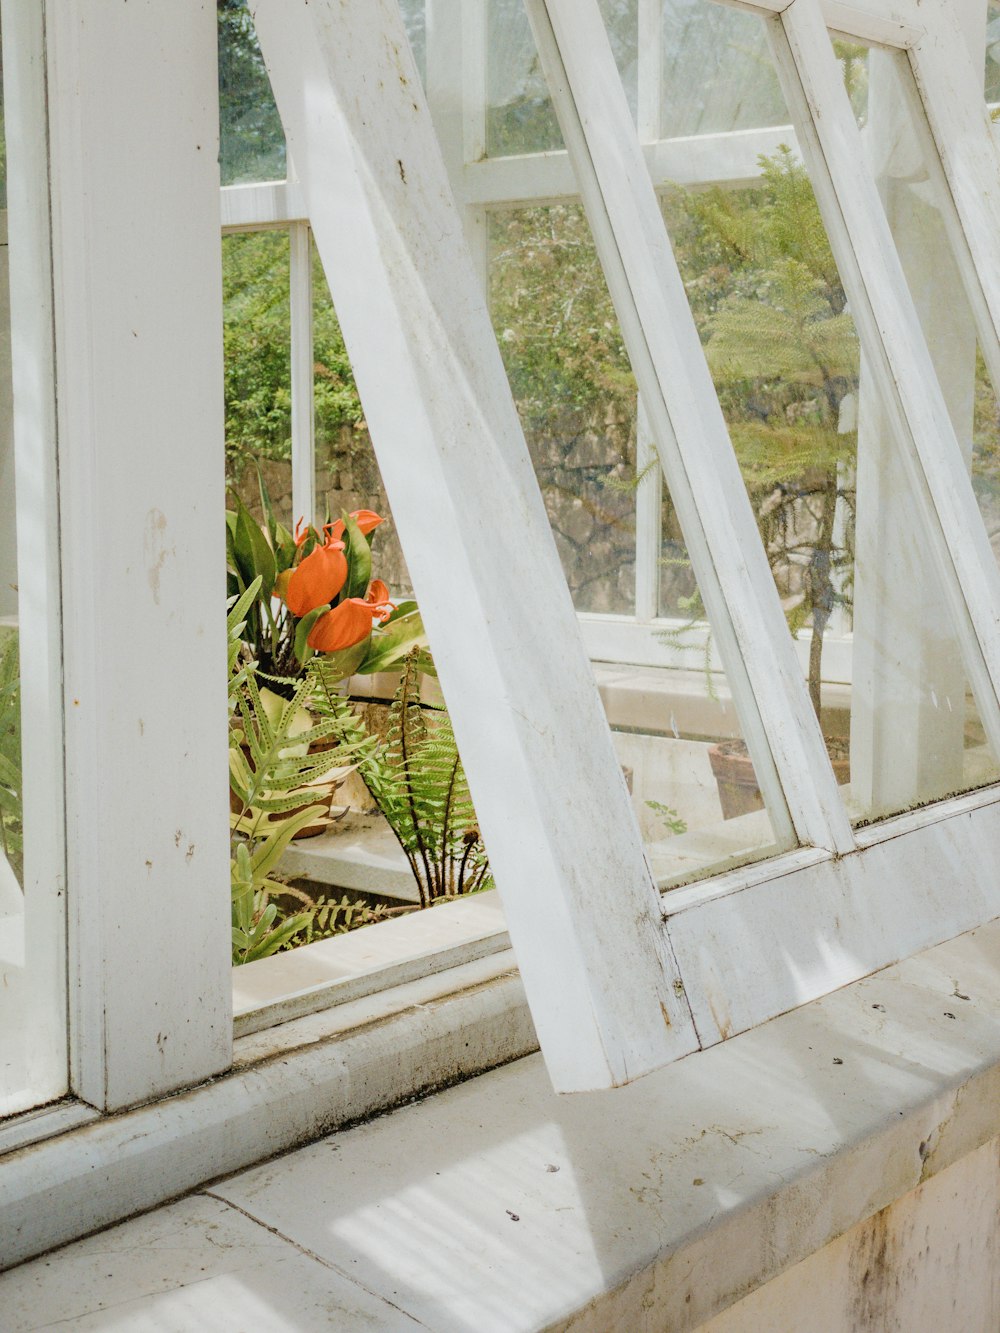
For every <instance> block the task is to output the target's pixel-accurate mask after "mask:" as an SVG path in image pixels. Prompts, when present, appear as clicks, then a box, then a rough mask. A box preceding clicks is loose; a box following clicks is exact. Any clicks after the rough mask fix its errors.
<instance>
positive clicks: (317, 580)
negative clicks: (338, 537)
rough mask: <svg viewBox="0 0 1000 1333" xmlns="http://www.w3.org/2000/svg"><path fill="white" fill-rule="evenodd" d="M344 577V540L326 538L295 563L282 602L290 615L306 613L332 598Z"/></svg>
mask: <svg viewBox="0 0 1000 1333" xmlns="http://www.w3.org/2000/svg"><path fill="white" fill-rule="evenodd" d="M346 581H347V558H346V556H345V555H344V543H343V542H339V541H332V540H331V541H327V543H326V545H325V546H317V547H314V549H313V550H312V551H310V552H309V554H308V555H307V556H306V558H305V559H304V560H303V561H302V562H301V563H300V564H298V565H296V567H295V569H294V570H293V571H292V577H291V578H290V579H289V580H288V590H287V592H286V593H285V604H286V606H287V607H288V609H289V611H291V613H292V615H293V616H300V617H301V616H306V615H308V614H309V612H310V611H314V610H315V609H316V607H317V606H322V605H323V604H324V602H332V601H333V599H334V598H335V597H336V595H337V593H338V592H340V590H341V588H342V587H343V586H344V583H345V582H346Z"/></svg>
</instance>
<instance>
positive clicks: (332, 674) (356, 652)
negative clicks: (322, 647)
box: [319, 635, 371, 685]
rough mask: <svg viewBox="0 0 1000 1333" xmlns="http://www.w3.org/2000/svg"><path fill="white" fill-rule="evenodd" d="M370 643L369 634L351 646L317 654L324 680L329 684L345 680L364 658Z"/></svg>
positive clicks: (353, 672)
mask: <svg viewBox="0 0 1000 1333" xmlns="http://www.w3.org/2000/svg"><path fill="white" fill-rule="evenodd" d="M370 643H371V636H370V635H369V637H368V638H367V639H362V640H361V642H360V643H356V644H354V646H353V647H351V648H342V649H341V650H340V652H339V653H321V654H319V660H320V661H321V663H322V670H323V678H324V680H326V682H327V683H328V684H329V685H334V684H336V683H338V682H339V681H342V680H346V679H347V677H348V676H353V675H354V674H355V673H356V672H357V671H358V670H359V669H360V667H361V663H362V662H363V661H364V660H365V655H366V654H367V652H368V649H369V645H370Z"/></svg>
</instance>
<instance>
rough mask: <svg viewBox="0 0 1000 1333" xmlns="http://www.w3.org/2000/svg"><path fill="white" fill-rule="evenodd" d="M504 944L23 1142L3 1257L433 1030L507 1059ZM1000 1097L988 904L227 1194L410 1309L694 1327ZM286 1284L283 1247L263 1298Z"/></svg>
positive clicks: (362, 1102)
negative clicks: (730, 1027) (640, 1042)
mask: <svg viewBox="0 0 1000 1333" xmlns="http://www.w3.org/2000/svg"><path fill="white" fill-rule="evenodd" d="M507 958H508V956H507V955H498V956H497V957H496V958H494V959H488V960H483V961H481V962H479V963H476V964H471V965H469V967H468V968H467V969H465V971H464V977H463V981H464V987H463V989H462V990H461V992H457V993H455V994H452V995H447V994H445V993H443V992H441V991H439V993H438V996H437V998H436V999H433V998H429V997H430V996H432V994H433V992H432V991H430V990H428V987H430V986H431V984H432V982H434V979H426V980H425V981H423V982H421V983H419V984H414V985H411V986H409V987H402V988H400V994H398V995H395V996H394V995H393V994H392V993H388V992H387V993H383V994H382V995H380V996H377V997H368V998H367V999H365V1000H363V1001H359V1002H357V1003H356V1004H355V1005H354V1006H346V1007H345V1009H346V1010H351V1009H353V1013H347V1012H344V1011H341V1010H338V1011H335V1013H334V1014H333V1015H331V1014H323V1015H318V1014H317V1015H312V1016H310V1017H308V1018H304V1019H301V1020H298V1021H297V1022H296V1023H289V1024H286V1025H284V1027H282V1028H278V1029H272V1030H270V1031H269V1032H266V1033H259V1034H255V1035H253V1036H251V1037H247V1038H244V1039H243V1040H242V1041H241V1042H240V1043H239V1049H240V1063H239V1064H238V1066H237V1068H236V1069H234V1071H233V1074H232V1075H230V1076H228V1077H227V1078H225V1079H220V1080H218V1081H217V1082H216V1083H215V1084H213V1085H211V1086H210V1087H207V1088H202V1089H196V1090H194V1091H192V1092H190V1093H186V1094H184V1095H182V1096H180V1097H176V1098H172V1099H168V1100H167V1101H165V1102H162V1103H159V1104H158V1105H156V1106H151V1107H146V1108H142V1109H141V1110H139V1111H136V1112H133V1113H130V1114H129V1115H127V1116H121V1117H116V1118H114V1119H113V1120H111V1121H105V1122H102V1123H100V1124H97V1125H92V1126H89V1127H87V1128H85V1129H83V1130H79V1131H76V1132H74V1133H73V1134H69V1135H65V1136H64V1137H63V1139H62V1140H59V1141H53V1142H51V1143H49V1144H43V1145H39V1146H38V1149H37V1150H35V1151H34V1152H33V1151H31V1150H28V1151H25V1152H22V1153H18V1154H13V1155H12V1157H11V1159H10V1160H9V1161H8V1162H6V1163H4V1165H3V1170H4V1175H3V1176H2V1177H0V1179H2V1180H3V1183H4V1186H5V1187H6V1189H5V1192H4V1196H3V1197H4V1199H5V1200H7V1203H6V1205H5V1207H4V1208H3V1209H2V1210H0V1238H2V1244H3V1246H4V1250H5V1254H6V1257H7V1260H8V1262H10V1261H11V1259H12V1258H14V1257H25V1256H26V1255H27V1254H30V1253H38V1252H39V1251H40V1250H41V1249H42V1248H44V1243H43V1241H44V1236H45V1235H48V1236H49V1237H50V1239H49V1244H53V1243H54V1241H53V1240H52V1239H51V1237H52V1236H54V1235H57V1234H58V1233H59V1231H60V1230H61V1231H62V1237H63V1238H64V1239H65V1238H66V1237H67V1236H69V1235H73V1234H77V1235H79V1234H81V1233H82V1232H83V1231H85V1230H92V1229H95V1228H96V1227H98V1226H100V1225H102V1221H103V1222H105V1223H106V1222H107V1221H110V1220H112V1217H114V1216H118V1217H122V1216H124V1215H126V1213H136V1212H139V1211H142V1210H144V1209H148V1208H150V1207H152V1206H153V1205H154V1204H156V1203H159V1202H161V1201H162V1200H163V1199H165V1198H169V1197H172V1196H174V1195H177V1194H180V1193H181V1192H182V1191H183V1190H184V1189H187V1188H192V1187H195V1186H197V1185H198V1184H199V1183H203V1182H206V1181H208V1180H210V1179H213V1178H214V1179H215V1180H217V1181H218V1180H219V1177H220V1176H224V1175H227V1174H228V1173H229V1172H231V1171H233V1170H236V1169H238V1166H239V1165H242V1163H240V1162H239V1158H240V1155H241V1154H242V1155H243V1156H244V1157H245V1155H246V1153H247V1152H248V1151H250V1150H253V1151H256V1153H257V1156H258V1157H265V1156H270V1155H274V1154H276V1153H278V1152H280V1151H282V1150H283V1149H286V1148H288V1147H290V1146H293V1145H294V1144H295V1143H299V1144H301V1143H304V1142H306V1141H307V1140H308V1139H310V1138H313V1139H320V1138H321V1137H322V1136H323V1135H325V1134H329V1133H330V1131H331V1130H332V1129H334V1128H335V1127H336V1126H337V1125H338V1124H341V1125H342V1124H344V1123H345V1122H346V1121H347V1120H348V1119H350V1118H352V1117H351V1112H352V1111H354V1112H355V1113H360V1114H361V1115H364V1114H365V1109H364V1108H365V1107H366V1106H367V1107H368V1112H369V1113H370V1111H371V1109H373V1107H376V1106H378V1104H379V1103H380V1100H381V1099H383V1098H384V1096H385V1090H386V1088H387V1087H388V1085H389V1084H390V1083H391V1082H393V1081H394V1082H395V1084H396V1086H397V1088H398V1087H399V1086H400V1078H399V1073H400V1070H401V1069H402V1070H405V1071H407V1073H408V1075H409V1077H410V1078H411V1079H413V1075H414V1073H415V1071H417V1070H418V1069H419V1070H421V1071H422V1072H423V1074H424V1077H425V1079H426V1073H427V1069H428V1067H429V1066H428V1064H427V1063H426V1062H428V1061H430V1062H431V1063H433V1064H434V1068H435V1071H436V1072H437V1074H438V1075H440V1074H441V1072H442V1070H443V1069H444V1064H443V1063H442V1061H441V1059H440V1056H441V1052H442V1051H443V1050H446V1051H447V1054H448V1058H449V1060H450V1061H452V1062H453V1064H452V1077H453V1078H456V1077H461V1073H462V1069H461V1052H462V1051H463V1049H467V1048H468V1046H469V1044H470V1043H472V1042H479V1043H481V1044H482V1043H484V1042H485V1041H486V1039H487V1037H488V1036H489V1029H490V1028H491V1027H492V1035H493V1037H494V1038H496V1037H497V1036H498V1035H499V1034H500V1033H501V1032H502V1033H504V1034H505V1036H506V1045H505V1051H506V1054H507V1057H508V1058H510V1056H511V1055H512V1054H513V1053H514V1052H515V1048H516V1046H517V1044H518V1041H519V1040H520V1042H521V1044H524V1043H525V1042H527V1043H528V1044H530V1036H529V1035H528V1034H527V1033H526V1032H525V1030H524V1029H523V1028H522V1029H521V1030H520V1034H518V1030H517V1024H518V1021H519V1020H518V1015H519V1014H522V1013H523V1012H524V1009H523V996H521V997H520V998H519V997H518V993H517V992H518V989H519V988H518V987H517V983H516V979H515V978H513V977H511V976H510V975H509V974H505V973H504V972H502V970H501V965H502V963H503V961H504V960H505V959H507ZM476 976H478V980H474V977H476ZM441 981H442V979H441V978H438V979H437V981H436V984H437V985H438V987H440V986H441ZM421 987H422V988H423V989H422V990H421V989H420V988H421ZM402 992H406V1000H405V1002H402V1003H401V995H402ZM362 1016H364V1020H365V1021H364V1023H363V1024H362V1025H360V1026H359V1023H360V1022H361V1019H362ZM293 1042H295V1043H297V1045H293ZM421 1062H423V1063H421ZM439 1081H446V1080H445V1079H440V1078H439ZM416 1082H417V1084H418V1087H419V1078H418V1079H417V1080H416ZM427 1086H428V1084H427V1083H426V1082H424V1084H423V1087H424V1088H425V1089H426V1087H427ZM383 1104H384V1101H383ZM998 1106H1000V922H994V923H992V924H990V925H988V926H985V927H982V928H981V929H979V930H976V931H973V932H970V933H969V934H967V935H964V936H961V937H959V938H958V939H956V940H953V941H951V942H949V943H947V944H943V945H939V946H937V947H936V948H934V949H930V950H928V951H926V952H925V953H923V954H919V955H916V956H915V957H913V958H911V959H908V960H906V961H905V962H903V963H900V964H897V965H896V966H894V967H891V968H887V969H885V970H884V971H882V972H880V973H876V974H874V975H873V976H870V977H868V978H866V979H865V980H863V981H859V982H856V983H854V984H853V985H850V986H847V987H845V988H844V989H843V990H841V991H839V992H837V993H836V994H833V995H828V996H826V997H825V998H823V999H822V1000H818V1001H816V1002H814V1003H813V1004H810V1005H807V1006H805V1007H803V1008H801V1009H799V1010H796V1011H795V1012H792V1013H789V1014H785V1015H783V1016H782V1017H780V1018H777V1019H775V1020H773V1021H772V1022H770V1023H768V1024H766V1025H764V1026H763V1027H760V1028H757V1029H755V1030H754V1031H751V1032H747V1033H745V1034H743V1035H742V1036H738V1037H734V1038H733V1039H731V1040H730V1041H728V1042H726V1043H724V1044H722V1045H720V1046H716V1047H713V1048H712V1049H711V1050H708V1051H704V1052H701V1053H699V1054H696V1055H694V1056H691V1057H689V1058H687V1059H685V1060H682V1061H680V1062H679V1063H677V1064H675V1065H673V1066H671V1067H670V1068H669V1069H665V1070H663V1071H661V1072H660V1073H657V1074H653V1075H650V1076H648V1077H647V1078H645V1079H642V1080H641V1081H639V1082H638V1083H635V1084H633V1085H631V1086H630V1087H628V1088H624V1089H619V1090H618V1091H616V1092H613V1093H595V1094H587V1095H577V1096H573V1097H556V1096H554V1094H553V1093H552V1091H551V1089H550V1087H549V1085H548V1083H547V1080H546V1077H545V1073H544V1068H543V1067H542V1065H541V1062H540V1060H538V1059H537V1058H536V1059H530V1060H519V1061H516V1062H515V1063H512V1064H509V1065H508V1066H507V1067H506V1068H504V1069H499V1070H496V1071H494V1072H492V1073H489V1074H486V1075H484V1076H483V1077H481V1078H477V1079H474V1080H471V1081H469V1082H467V1083H465V1084H464V1085H463V1086H461V1087H455V1088H451V1089H449V1090H447V1091H445V1092H443V1093H441V1095H439V1096H435V1097H430V1098H427V1099H425V1100H423V1101H422V1102H421V1103H420V1104H419V1105H416V1106H408V1107H403V1108H401V1109H400V1110H399V1111H397V1112H396V1113H395V1114H393V1115H391V1116H387V1117H383V1118H380V1119H378V1120H376V1121H374V1122H372V1123H369V1124H359V1125H357V1126H356V1127H354V1128H353V1129H349V1130H348V1131H346V1132H342V1133H339V1134H337V1135H336V1136H335V1137H334V1138H333V1139H328V1140H325V1141H323V1142H319V1143H317V1144H316V1145H315V1147H310V1148H306V1149H305V1150H303V1151H302V1152H299V1153H297V1154H295V1155H294V1156H292V1157H290V1158H284V1159H281V1160H274V1161H270V1162H267V1163H265V1164H263V1165H261V1166H259V1167H257V1168H255V1169H254V1170H253V1171H251V1172H248V1173H243V1174H241V1175H239V1176H236V1177H235V1178H232V1179H228V1180H222V1181H219V1183H217V1184H215V1185H213V1187H212V1191H211V1193H212V1195H213V1196H214V1198H215V1199H216V1200H218V1201H222V1202H224V1203H225V1204H227V1205H229V1206H231V1207H232V1208H233V1209H234V1210H238V1212H239V1214H240V1215H241V1216H242V1217H244V1218H247V1219H249V1220H250V1221H252V1222H253V1223H255V1224H257V1225H258V1226H260V1227H262V1228H266V1229H267V1232H268V1233H269V1234H270V1235H272V1236H279V1237H284V1238H286V1242H287V1244H288V1247H289V1250H288V1252H289V1253H292V1251H293V1249H294V1253H295V1254H297V1255H302V1254H306V1255H308V1256H311V1259H312V1260H313V1261H314V1262H315V1264H316V1270H315V1273H316V1278H317V1280H323V1281H326V1282H327V1283H330V1282H332V1280H333V1279H332V1277H331V1273H332V1271H334V1270H335V1271H336V1272H337V1273H338V1274H340V1275H344V1276H346V1278H347V1280H348V1281H349V1282H350V1283H352V1284H356V1285H357V1287H358V1288H359V1289H363V1290H364V1292H366V1293H368V1295H369V1296H373V1297H374V1298H375V1299H376V1300H378V1301H381V1302H383V1303H384V1311H385V1313H386V1315H387V1317H388V1315H389V1314H390V1313H391V1314H392V1317H393V1318H396V1319H397V1322H402V1321H403V1320H407V1321H414V1320H415V1321H416V1322H417V1324H419V1325H421V1326H423V1327H428V1328H435V1329H440V1330H442V1333H444V1331H445V1330H448V1331H449V1333H451V1330H455V1331H456V1333H458V1331H464V1333H470V1331H471V1330H475V1331H476V1333H511V1331H512V1330H522V1329H523V1330H535V1329H543V1328H545V1329H573V1330H574V1331H575V1333H606V1330H609V1329H628V1330H633V1329H634V1330H636V1333H640V1331H641V1330H649V1331H650V1333H652V1330H654V1329H656V1330H659V1329H667V1328H669V1329H670V1330H672V1333H688V1331H689V1330H694V1329H697V1328H699V1327H701V1326H702V1325H703V1324H705V1323H706V1321H708V1320H712V1319H714V1318H716V1317H717V1316H719V1315H720V1314H722V1313H723V1312H725V1311H726V1310H728V1309H730V1308H731V1307H733V1306H734V1305H735V1304H736V1303H737V1302H739V1301H740V1300H742V1299H743V1298H744V1297H746V1296H747V1295H748V1293H753V1292H757V1291H759V1290H760V1289H761V1288H762V1287H764V1285H765V1284H766V1283H768V1282H770V1281H772V1280H773V1279H774V1278H776V1277H778V1276H779V1275H781V1274H782V1273H783V1272H785V1270H788V1269H790V1268H791V1267H792V1266H793V1265H795V1264H797V1263H798V1262H800V1261H802V1260H805V1259H807V1258H809V1257H810V1256H812V1255H814V1254H817V1253H818V1252H819V1251H820V1250H822V1249H823V1247H825V1246H827V1245H829V1244H830V1242H832V1241H834V1240H836V1239H837V1238H839V1237H842V1236H844V1235H845V1234H846V1233H848V1232H849V1231H850V1230H851V1229H852V1228H854V1227H855V1226H857V1225H858V1224H859V1223H862V1222H864V1221H865V1220H866V1219H868V1218H871V1217H873V1216H874V1215H875V1214H876V1213H878V1212H879V1211H880V1210H881V1209H884V1208H886V1207H888V1206H889V1205H891V1204H893V1203H895V1202H896V1201H897V1200H900V1199H902V1198H904V1197H906V1196H907V1195H908V1194H909V1193H910V1192H911V1191H913V1190H914V1189H916V1188H917V1187H919V1186H921V1185H923V1184H925V1183H926V1182H927V1181H929V1180H931V1179H932V1178H933V1177H935V1176H936V1175H937V1174H938V1173H940V1172H942V1171H943V1170H944V1169H945V1168H948V1167H950V1166H952V1165H954V1164H956V1163H959V1162H960V1161H963V1159H968V1158H969V1156H970V1154H972V1153H974V1152H976V1151H977V1150H978V1149H980V1148H982V1147H983V1146H984V1145H986V1144H989V1143H990V1142H991V1141H992V1140H995V1139H996V1137H997V1135H998V1133H1000V1112H998ZM332 1149H333V1151H332ZM966 1165H967V1166H969V1164H968V1162H967V1163H966ZM12 1168H13V1169H12ZM969 1170H971V1167H970V1168H969ZM969 1170H966V1171H965V1179H966V1180H968V1178H969ZM994 1184H995V1181H993V1177H992V1176H990V1178H989V1180H986V1179H985V1178H984V1189H987V1188H991V1187H992V1186H993V1185H994ZM12 1199H15V1200H16V1202H11V1200H12ZM114 1207H117V1208H118V1209H119V1210H120V1211H118V1212H117V1214H115V1213H114V1211H113V1208H114ZM980 1211H981V1210H980ZM428 1219H435V1220H436V1225H434V1226H431V1225H428ZM441 1228H444V1233H442V1230H441ZM442 1234H446V1235H447V1244H442V1243H441V1235H442ZM387 1237H391V1238H392V1243H391V1245H389V1246H388V1247H387V1244H386V1238H387ZM119 1244H120V1242H119V1241H118V1240H113V1241H112V1240H110V1239H109V1240H107V1241H105V1240H103V1238H102V1241H101V1242H100V1246H99V1247H98V1248H99V1249H100V1250H101V1253H102V1256H103V1254H104V1253H112V1252H114V1250H115V1247H116V1246H118V1245H119ZM109 1246H110V1249H109V1248H108V1247H109ZM208 1248H209V1249H211V1246H209V1247H208ZM87 1253H88V1251H87V1250H86V1249H85V1248H84V1247H81V1251H80V1254H81V1260H80V1261H81V1262H82V1260H83V1258H85V1256H86V1254H87ZM51 1262H52V1264H53V1265H55V1264H58V1263H59V1260H56V1259H53V1260H52V1261H51ZM74 1262H76V1260H74ZM39 1271H40V1272H41V1271H42V1270H41V1269H39ZM46 1271H47V1270H46ZM71 1271H73V1270H72V1267H71ZM100 1271H102V1272H103V1271H104V1270H103V1269H102V1270H100ZM324 1275H325V1276H324ZM959 1276H961V1274H960V1275H959ZM283 1280H286V1279H283V1277H282V1272H281V1265H280V1256H279V1262H278V1264H277V1265H276V1266H273V1267H272V1268H271V1269H269V1272H268V1277H267V1282H268V1287H267V1289H268V1291H269V1293H271V1294H273V1295H275V1296H276V1297H280V1295H281V1283H282V1281H283ZM295 1280H296V1281H300V1280H301V1277H300V1276H297V1277H296V1279H295ZM202 1286H203V1288H207V1287H208V1286H209V1284H208V1283H204V1284H202ZM229 1289H231V1290H234V1291H238V1290H239V1284H238V1283H237V1284H236V1285H235V1286H231V1287H230V1288H229ZM188 1290H189V1291H193V1290H194V1288H193V1287H191V1288H188ZM195 1299H197V1298H196V1297H195ZM67 1313H69V1314H73V1313H74V1312H73V1311H72V1310H67ZM76 1313H77V1314H79V1313H81V1311H80V1310H79V1308H77V1309H76ZM820 1314H821V1312H820V1311H819V1308H818V1307H817V1317H819V1316H820ZM203 1326H207V1325H203ZM386 1326H395V1325H392V1324H386ZM407 1326H409V1324H407ZM774 1326H775V1325H774V1324H773V1323H771V1324H764V1325H757V1327H774ZM797 1326H802V1327H805V1326H807V1325H805V1324H800V1325H797ZM808 1326H809V1327H819V1326H820V1323H818V1322H817V1323H810V1324H808ZM831 1326H834V1325H831ZM835 1326H836V1327H840V1326H841V1325H840V1324H837V1325H835ZM854 1326H855V1327H876V1326H878V1327H882V1326H883V1324H882V1323H881V1322H880V1323H878V1324H875V1323H871V1322H862V1323H860V1324H856V1325H854ZM885 1326H888V1325H887V1324H886V1325H885ZM910 1326H911V1327H913V1326H914V1325H912V1324H911V1325H910ZM945 1326H946V1325H944V1324H937V1325H935V1327H945ZM986 1326H991V1327H992V1326H995V1325H992V1324H990V1325H984V1324H981V1323H980V1324H975V1323H973V1324H966V1325H965V1327H986ZM741 1327H744V1328H745V1327H754V1325H753V1324H752V1323H751V1324H749V1325H746V1324H744V1325H741Z"/></svg>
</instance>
